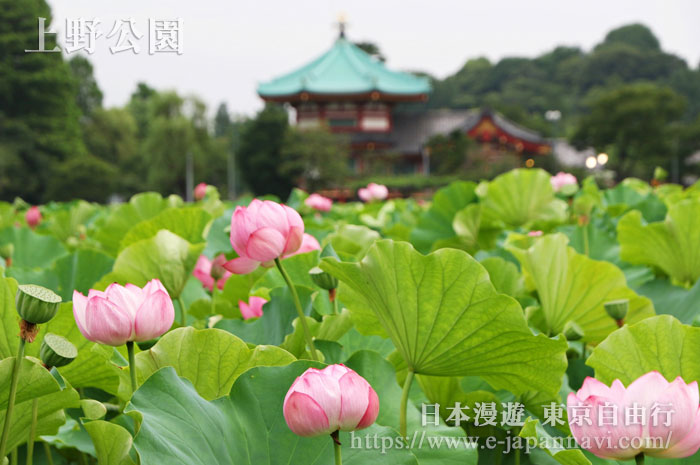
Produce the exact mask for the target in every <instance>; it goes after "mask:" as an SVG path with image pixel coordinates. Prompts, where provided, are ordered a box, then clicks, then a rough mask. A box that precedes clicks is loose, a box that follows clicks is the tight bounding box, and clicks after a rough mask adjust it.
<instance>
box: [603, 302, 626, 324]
mask: <svg viewBox="0 0 700 465" xmlns="http://www.w3.org/2000/svg"><path fill="white" fill-rule="evenodd" d="M604 306H605V311H606V312H608V315H610V318H612V319H613V320H615V321H622V320H624V319H625V317H626V316H627V310H628V309H629V306H630V301H629V299H620V300H613V301H611V302H606V303H605V304H604Z"/></svg>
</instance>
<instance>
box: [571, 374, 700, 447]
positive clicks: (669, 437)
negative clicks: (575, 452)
mask: <svg viewBox="0 0 700 465" xmlns="http://www.w3.org/2000/svg"><path fill="white" fill-rule="evenodd" d="M698 397H699V395H698V383H697V381H693V382H692V383H690V384H686V383H685V382H684V381H683V379H681V377H680V376H679V377H678V378H676V379H675V380H674V381H673V382H671V383H669V382H668V381H666V379H665V378H664V377H663V376H662V375H661V374H660V373H659V372H657V371H652V372H650V373H647V374H645V375H643V376H641V377H639V378H637V379H636V380H635V381H633V382H632V383H631V384H630V385H629V386H628V387H627V388H625V386H624V385H623V384H622V383H621V382H620V380H617V379H616V380H615V381H613V383H612V385H611V386H610V387H608V386H607V385H605V384H603V383H601V382H600V381H598V380H596V379H594V378H590V377H589V378H586V380H585V381H584V382H583V386H582V387H581V389H579V391H578V392H577V393H571V394H569V397H568V399H567V404H568V413H569V426H570V427H571V433H572V434H573V435H574V438H576V442H578V444H579V445H580V446H581V447H583V448H584V449H588V450H589V451H590V452H592V453H593V454H595V455H596V456H598V457H600V458H603V459H612V460H628V459H631V458H633V457H634V456H636V455H637V454H639V453H640V452H643V453H644V454H645V455H650V456H652V457H667V458H682V457H688V456H690V455H693V454H694V453H695V452H697V450H698V449H699V448H700V406H699V405H698ZM630 412H632V413H630ZM613 422H614V423H615V424H612V423H613Z"/></svg>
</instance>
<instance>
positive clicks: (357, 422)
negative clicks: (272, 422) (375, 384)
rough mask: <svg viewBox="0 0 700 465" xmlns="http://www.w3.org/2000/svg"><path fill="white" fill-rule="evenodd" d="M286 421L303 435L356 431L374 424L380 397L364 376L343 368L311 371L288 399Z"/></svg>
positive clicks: (309, 370) (336, 366)
mask: <svg viewBox="0 0 700 465" xmlns="http://www.w3.org/2000/svg"><path fill="white" fill-rule="evenodd" d="M283 411H284V419H285V421H286V422H287V426H289V429H291V430H292V431H293V432H294V433H295V434H297V435H299V436H320V435H324V434H331V433H333V432H335V431H338V430H340V431H355V430H359V429H363V428H367V427H368V426H370V425H372V423H374V421H375V420H376V419H377V415H378V414H379V398H378V397H377V393H376V392H375V391H374V389H372V386H370V385H369V383H368V382H367V381H366V380H365V379H364V378H363V377H362V376H360V375H358V374H357V373H356V372H354V371H353V370H351V369H349V368H347V367H345V366H343V365H330V366H328V367H326V368H324V369H323V370H317V369H315V368H309V369H308V370H306V371H305V372H304V373H303V374H302V375H301V376H300V377H298V378H297V379H296V381H294V383H293V384H292V386H291V387H290V388H289V391H288V392H287V395H286V396H285V398H284V406H283Z"/></svg>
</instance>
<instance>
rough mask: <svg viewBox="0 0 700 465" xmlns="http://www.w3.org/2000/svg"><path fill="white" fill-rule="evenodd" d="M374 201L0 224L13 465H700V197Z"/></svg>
mask: <svg viewBox="0 0 700 465" xmlns="http://www.w3.org/2000/svg"><path fill="white" fill-rule="evenodd" d="M381 187H382V186H376V185H374V186H368V187H367V188H365V189H364V190H363V191H362V192H361V193H360V197H361V198H362V200H364V202H360V201H357V202H347V203H338V202H335V203H332V202H330V200H328V199H324V198H322V197H321V196H318V195H312V196H309V194H308V193H305V192H302V191H300V190H295V191H293V192H292V194H291V196H290V198H289V199H275V198H260V199H257V200H254V199H252V198H241V199H239V200H237V201H236V202H235V203H234V202H230V201H223V200H221V199H220V197H219V194H218V192H217V190H216V189H215V188H214V187H211V186H208V187H201V186H198V189H199V191H198V192H197V197H198V200H197V201H196V202H193V203H186V202H184V201H183V200H182V199H181V198H180V197H178V196H170V197H163V196H161V195H160V194H157V193H142V194H138V195H135V196H133V197H132V198H131V199H130V200H128V201H127V202H125V203H123V204H119V205H109V206H103V205H97V204H91V203H87V202H83V201H74V202H70V203H50V204H47V205H42V206H40V207H39V208H38V209H37V208H30V206H29V205H26V204H25V203H23V202H22V201H21V200H17V201H15V202H14V203H12V204H10V203H0V257H1V258H0V326H1V327H2V331H0V426H1V427H2V428H3V433H2V443H1V444H0V462H2V461H3V460H5V459H4V456H5V455H7V459H6V460H7V461H8V463H28V464H32V463H35V464H68V463H77V464H88V463H99V464H105V465H127V464H143V465H160V464H173V465H174V464H187V465H198V464H201V465H212V464H235V465H260V464H270V465H277V464H280V465H281V464H286V465H325V464H329V465H330V464H340V463H345V464H346V465H347V464H349V465H371V464H392V465H394V464H396V465H438V464H455V465H457V464H471V465H476V464H483V465H490V464H504V465H505V464H518V465H519V464H538V465H539V464H545V465H547V464H557V463H560V464H566V465H571V464H574V465H579V464H580V465H584V464H613V463H621V464H622V463H630V464H631V463H635V461H636V463H652V464H662V463H672V464H697V463H700V454H698V453H697V450H698V447H700V408H699V405H698V386H697V381H698V380H700V328H698V327H696V325H695V323H696V322H700V284H698V278H700V186H691V187H688V188H683V187H682V186H679V185H674V184H662V185H657V186H650V185H649V184H647V183H645V182H643V181H640V180H637V179H626V180H624V181H623V182H621V183H619V184H617V185H616V186H615V187H612V188H607V189H603V188H601V187H599V186H598V185H596V183H595V181H594V180H593V179H592V178H588V179H585V180H583V181H581V182H576V180H575V179H573V180H571V179H569V178H566V179H565V178H564V177H561V176H559V175H558V176H556V177H552V176H550V175H549V174H548V173H546V172H545V171H542V170H539V169H520V170H514V171H510V172H508V173H506V174H503V175H501V176H498V177H497V178H495V179H493V180H492V181H488V182H486V181H484V182H481V183H479V184H476V183H473V182H455V183H453V184H450V185H449V186H447V187H444V188H442V189H440V190H438V191H437V192H436V193H435V194H434V196H433V198H432V200H430V201H428V202H418V201H415V200H413V199H402V198H391V195H389V199H385V197H387V192H386V190H385V188H384V190H383V189H382V188H381ZM279 202H284V205H282V204H281V203H279ZM331 203H332V205H331ZM3 425H4V426H3ZM625 438H626V439H625ZM659 438H661V439H659ZM657 439H659V440H658V441H656V440H657ZM655 441H656V442H655Z"/></svg>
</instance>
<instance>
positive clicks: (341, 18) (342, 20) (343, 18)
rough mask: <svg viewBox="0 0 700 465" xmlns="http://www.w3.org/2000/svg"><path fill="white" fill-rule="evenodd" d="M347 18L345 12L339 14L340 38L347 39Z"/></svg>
mask: <svg viewBox="0 0 700 465" xmlns="http://www.w3.org/2000/svg"><path fill="white" fill-rule="evenodd" d="M347 24H348V22H347V17H346V15H345V13H344V12H341V13H339V14H338V30H340V37H341V38H345V26H347Z"/></svg>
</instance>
